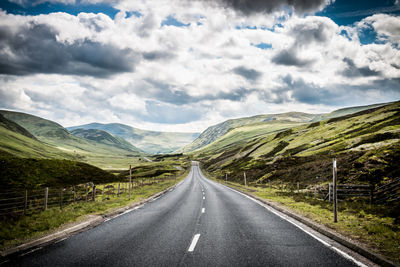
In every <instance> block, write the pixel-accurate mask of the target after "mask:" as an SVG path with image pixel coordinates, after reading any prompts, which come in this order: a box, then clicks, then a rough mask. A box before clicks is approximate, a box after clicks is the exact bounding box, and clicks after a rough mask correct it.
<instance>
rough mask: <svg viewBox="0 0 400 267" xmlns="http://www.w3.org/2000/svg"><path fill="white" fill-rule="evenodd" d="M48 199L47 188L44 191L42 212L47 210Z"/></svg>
mask: <svg viewBox="0 0 400 267" xmlns="http://www.w3.org/2000/svg"><path fill="white" fill-rule="evenodd" d="M48 199H49V188H48V187H46V189H45V190H44V210H47V200H48Z"/></svg>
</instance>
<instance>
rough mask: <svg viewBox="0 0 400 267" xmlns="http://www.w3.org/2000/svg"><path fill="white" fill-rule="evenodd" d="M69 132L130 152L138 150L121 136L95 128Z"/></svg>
mask: <svg viewBox="0 0 400 267" xmlns="http://www.w3.org/2000/svg"><path fill="white" fill-rule="evenodd" d="M71 133H72V134H73V135H75V136H77V137H80V138H83V139H87V140H91V141H95V142H96V143H99V144H105V145H110V146H115V147H118V148H121V149H125V150H128V151H132V152H138V151H139V150H138V149H137V148H136V147H134V146H133V145H132V144H131V143H129V142H128V141H126V140H125V139H123V138H122V137H118V136H113V135H111V134H109V133H108V132H106V131H102V130H95V129H88V130H86V129H76V130H73V131H71Z"/></svg>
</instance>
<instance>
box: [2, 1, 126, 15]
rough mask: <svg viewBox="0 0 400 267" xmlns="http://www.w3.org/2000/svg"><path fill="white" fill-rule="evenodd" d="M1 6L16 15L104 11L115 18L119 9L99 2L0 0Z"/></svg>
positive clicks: (76, 13) (73, 13)
mask: <svg viewBox="0 0 400 267" xmlns="http://www.w3.org/2000/svg"><path fill="white" fill-rule="evenodd" d="M0 8H1V9H2V10H4V11H6V12H7V13H9V14H15V15H40V14H50V13H55V12H65V13H68V14H71V15H74V16H76V15H78V14H79V13H81V12H85V13H96V14H97V13H103V14H106V15H107V16H109V17H110V18H112V19H114V17H115V15H116V14H117V13H118V12H119V10H117V9H115V8H113V7H112V6H110V5H107V4H104V3H99V4H81V3H77V4H74V5H65V4H60V3H56V4H52V3H48V2H46V3H42V4H38V5H34V6H21V5H18V4H15V3H12V2H9V1H7V0H2V1H0Z"/></svg>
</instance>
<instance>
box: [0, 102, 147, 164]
mask: <svg viewBox="0 0 400 267" xmlns="http://www.w3.org/2000/svg"><path fill="white" fill-rule="evenodd" d="M0 114H1V115H2V116H3V117H4V118H6V119H7V120H10V121H13V122H14V123H16V124H18V125H20V126H21V127H23V128H24V129H26V130H27V131H28V132H29V133H31V134H32V135H33V136H34V137H35V138H36V139H37V141H39V144H40V145H41V146H43V145H46V148H48V147H52V148H53V150H52V152H53V154H57V155H59V151H61V152H62V154H63V156H62V158H67V159H71V158H72V159H76V160H80V161H85V162H88V163H90V164H94V165H97V166H103V165H104V164H105V163H106V162H110V161H112V160H120V159H126V158H127V157H133V156H139V155H142V154H143V152H142V151H140V150H139V149H137V148H135V147H134V146H132V145H130V146H129V147H128V145H127V144H125V145H122V144H123V141H122V140H121V139H119V141H116V140H117V139H115V140H114V141H115V142H117V143H112V142H109V143H107V142H105V141H104V140H103V141H104V142H98V140H90V139H84V138H80V137H77V136H75V135H73V134H71V133H70V132H68V131H67V130H66V129H65V128H64V127H62V126H61V125H59V124H58V123H55V122H53V121H50V120H46V119H43V118H40V117H36V116H33V115H30V114H25V113H20V112H12V111H5V110H1V111H0ZM10 132H12V131H10ZM12 133H14V132H12ZM8 134H10V133H8ZM19 139H20V138H14V139H13V141H12V142H11V140H9V143H8V146H10V144H13V145H15V146H21V144H20V142H19ZM30 139H31V138H30ZM29 142H31V140H29ZM35 144H37V143H35ZM54 148H55V149H56V150H54ZM55 151H56V152H55ZM11 154H12V155H16V156H20V157H30V156H32V155H33V154H32V155H29V156H28V155H24V150H22V151H21V152H18V153H14V152H12V153H11ZM44 154H46V153H44ZM45 157H47V156H45Z"/></svg>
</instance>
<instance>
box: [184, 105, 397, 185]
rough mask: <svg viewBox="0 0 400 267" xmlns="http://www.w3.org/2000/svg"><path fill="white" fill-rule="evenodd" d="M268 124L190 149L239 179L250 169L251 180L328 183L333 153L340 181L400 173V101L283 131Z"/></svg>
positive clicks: (220, 173) (372, 180) (215, 169)
mask: <svg viewBox="0 0 400 267" xmlns="http://www.w3.org/2000/svg"><path fill="white" fill-rule="evenodd" d="M264 125H268V123H264ZM268 126H269V125H268ZM268 126H265V127H266V128H265V129H266V130H265V134H259V135H258V136H257V135H256V134H253V132H256V131H257V129H259V127H260V125H259V124H255V125H246V126H244V127H239V128H237V129H234V130H231V131H230V132H228V133H227V134H225V135H224V136H223V137H221V138H219V139H218V140H216V141H215V142H213V143H211V144H209V145H207V146H205V147H203V148H202V149H200V150H198V151H195V152H193V153H191V154H190V155H191V156H192V157H194V158H196V159H198V160H199V161H201V162H203V163H204V165H205V167H206V169H207V170H208V171H210V172H211V173H212V174H213V175H215V176H217V177H224V176H225V173H228V174H229V175H230V177H231V179H233V180H235V181H241V179H242V175H243V171H246V174H247V176H248V180H249V181H250V182H256V181H257V182H259V183H266V182H272V183H274V182H279V181H286V182H294V181H299V182H301V183H308V184H310V183H311V184H313V183H318V184H321V183H326V182H328V181H330V179H331V168H330V164H331V158H332V157H333V156H334V157H336V158H338V166H339V168H338V176H339V182H340V183H363V184H365V183H366V184H371V185H376V186H378V185H382V184H384V183H385V182H388V181H390V180H391V179H392V178H395V177H398V176H400V165H399V164H397V162H396V158H398V157H399V156H400V142H399V141H400V102H396V103H393V104H390V105H387V106H382V107H377V108H376V107H375V108H373V109H369V110H363V111H361V112H358V113H355V114H352V115H346V116H343V117H337V118H333V119H329V120H326V121H321V122H318V124H316V123H315V122H314V123H311V124H302V125H300V126H295V127H292V128H290V129H285V130H283V129H281V130H282V131H281V132H278V133H276V132H272V131H269V130H268V128H267V127H268ZM286 128H289V127H286ZM235 132H240V133H241V135H240V137H236V136H235V135H234V134H233V133H235ZM246 136H247V137H248V138H246Z"/></svg>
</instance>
